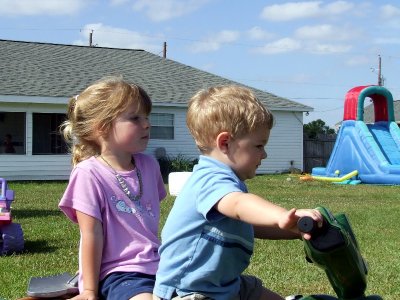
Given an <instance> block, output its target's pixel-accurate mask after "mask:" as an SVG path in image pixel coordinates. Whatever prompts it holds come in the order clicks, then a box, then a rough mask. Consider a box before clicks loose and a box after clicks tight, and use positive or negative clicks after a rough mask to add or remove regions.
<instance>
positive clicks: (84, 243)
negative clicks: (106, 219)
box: [74, 211, 103, 299]
mask: <svg viewBox="0 0 400 300" xmlns="http://www.w3.org/2000/svg"><path fill="white" fill-rule="evenodd" d="M76 215H77V219H78V224H79V229H80V232H81V247H82V250H81V251H82V252H81V259H82V262H81V264H82V274H81V275H82V277H83V291H82V294H84V295H92V296H93V299H97V293H98V286H99V276H100V265H101V257H102V251H103V228H102V224H101V222H100V221H99V220H97V219H96V218H93V217H91V216H89V215H87V214H84V213H82V212H80V211H76ZM82 294H81V295H78V296H76V297H75V298H74V299H81V298H80V296H82ZM85 299H86V298H85ZM87 299H92V298H91V297H90V296H89V297H88V298H87Z"/></svg>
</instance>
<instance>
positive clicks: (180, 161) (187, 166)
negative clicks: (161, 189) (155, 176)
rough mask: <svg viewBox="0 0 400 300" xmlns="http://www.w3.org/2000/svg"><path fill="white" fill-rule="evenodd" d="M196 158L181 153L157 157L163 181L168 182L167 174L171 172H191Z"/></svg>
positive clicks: (196, 160)
mask: <svg viewBox="0 0 400 300" xmlns="http://www.w3.org/2000/svg"><path fill="white" fill-rule="evenodd" d="M197 162H198V159H197V158H196V159H190V158H187V157H185V156H184V155H182V154H178V155H177V156H175V157H171V156H165V157H161V158H159V159H158V163H159V164H160V169H161V174H162V176H163V180H164V182H165V183H167V182H168V174H169V173H171V172H191V171H192V170H193V167H194V165H195V164H197Z"/></svg>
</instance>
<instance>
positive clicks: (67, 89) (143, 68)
mask: <svg viewBox="0 0 400 300" xmlns="http://www.w3.org/2000/svg"><path fill="white" fill-rule="evenodd" d="M110 75H123V77H124V78H125V79H127V80H129V81H132V82H135V83H137V84H139V85H140V86H142V87H143V88H144V89H145V90H146V91H147V92H148V93H149V95H150V97H151V99H152V100H153V102H154V103H155V104H156V103H157V104H165V105H186V102H187V101H188V100H189V99H190V97H191V96H192V95H193V94H194V93H195V92H196V91H198V90H199V89H204V88H207V87H209V86H212V85H224V84H239V85H242V86H244V85H243V84H240V83H237V82H234V81H231V80H228V79H226V78H223V77H220V76H217V75H214V74H211V73H208V72H205V71H202V70H199V69H196V68H193V67H190V66H187V65H184V64H182V63H179V62H176V61H173V60H170V59H166V58H162V57H160V56H158V55H155V54H152V53H149V52H147V51H144V50H132V49H117V48H103V47H89V46H73V45H63V44H49V43H38V42H22V41H10V40H0V95H3V96H6V95H8V96H10V95H11V96H27V97H35V96H39V97H63V98H64V97H66V98H69V97H71V96H72V95H76V94H78V93H79V92H80V91H82V90H83V89H84V88H86V87H87V86H88V85H90V84H91V83H93V82H94V81H96V80H98V79H100V78H102V77H104V76H110ZM249 88H251V89H252V90H253V91H254V92H255V94H256V95H257V97H258V98H259V99H260V100H261V101H262V102H263V103H264V104H265V105H266V106H268V107H269V108H270V109H273V110H294V111H312V110H313V109H312V108H311V107H309V106H306V105H303V104H300V103H297V102H294V101H291V100H289V99H285V98H282V97H279V96H276V95H274V94H271V93H268V92H264V91H262V90H259V89H255V88H252V87H249Z"/></svg>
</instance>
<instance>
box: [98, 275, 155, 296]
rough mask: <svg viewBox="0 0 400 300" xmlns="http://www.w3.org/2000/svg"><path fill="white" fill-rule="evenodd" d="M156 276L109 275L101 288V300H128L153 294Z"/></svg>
mask: <svg viewBox="0 0 400 300" xmlns="http://www.w3.org/2000/svg"><path fill="white" fill-rule="evenodd" d="M155 281H156V276H155V275H149V274H143V273H136V272H133V273H132V272H115V273H111V274H109V275H107V276H106V277H105V278H104V279H103V280H102V281H100V286H99V294H100V295H99V296H100V299H105V300H128V299H130V298H132V297H134V296H136V295H139V294H142V293H150V294H152V293H153V289H154V284H155Z"/></svg>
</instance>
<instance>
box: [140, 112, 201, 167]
mask: <svg viewBox="0 0 400 300" xmlns="http://www.w3.org/2000/svg"><path fill="white" fill-rule="evenodd" d="M152 112H154V113H169V114H174V125H175V128H174V137H175V139H174V140H153V139H150V143H149V145H148V147H147V150H146V152H147V153H149V154H152V155H154V151H155V149H157V148H158V147H164V148H165V150H166V154H167V156H169V157H175V156H177V155H183V156H185V157H188V158H190V159H192V158H197V157H198V156H199V151H198V150H197V147H196V144H195V143H194V140H193V138H192V136H191V135H190V133H189V130H188V129H187V127H186V108H184V107H158V108H157V107H155V108H153V110H152Z"/></svg>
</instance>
